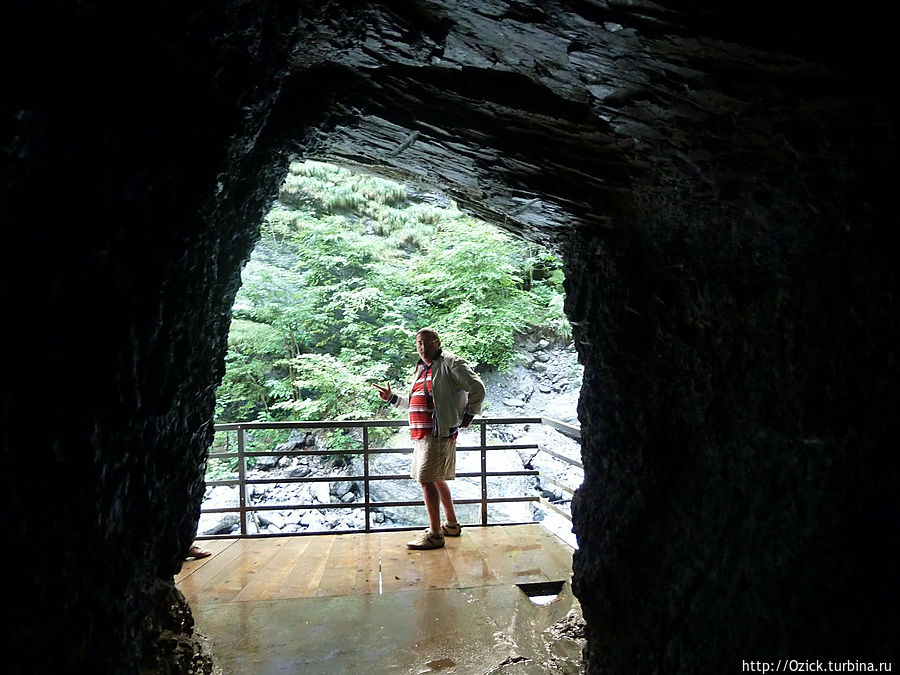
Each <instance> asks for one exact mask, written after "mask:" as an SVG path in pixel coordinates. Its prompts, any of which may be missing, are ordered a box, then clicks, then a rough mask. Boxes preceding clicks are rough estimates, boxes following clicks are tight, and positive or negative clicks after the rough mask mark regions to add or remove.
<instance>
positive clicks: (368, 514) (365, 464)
mask: <svg viewBox="0 0 900 675" xmlns="http://www.w3.org/2000/svg"><path fill="white" fill-rule="evenodd" d="M363 504H364V506H363V508H364V510H365V514H366V532H371V531H372V522H371V515H372V514H371V510H370V502H369V425H368V424H363Z"/></svg>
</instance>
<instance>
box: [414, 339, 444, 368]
mask: <svg viewBox="0 0 900 675" xmlns="http://www.w3.org/2000/svg"><path fill="white" fill-rule="evenodd" d="M440 348H441V340H440V338H435V337H433V336H431V335H427V334H422V335H416V351H417V352H418V353H419V357H420V358H421V359H422V360H423V361H425V362H426V363H430V362H431V360H432V359H433V358H434V357H435V356H436V355H437V353H438V350H439V349H440Z"/></svg>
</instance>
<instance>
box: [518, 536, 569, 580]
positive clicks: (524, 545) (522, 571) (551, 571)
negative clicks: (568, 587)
mask: <svg viewBox="0 0 900 675" xmlns="http://www.w3.org/2000/svg"><path fill="white" fill-rule="evenodd" d="M503 529H504V530H505V531H506V534H507V535H508V536H509V540H510V542H511V544H512V545H513V546H514V547H515V549H514V552H513V554H512V560H513V570H514V571H515V573H516V577H517V583H519V582H522V581H545V580H546V581H561V580H569V579H570V578H571V576H572V565H571V560H570V561H569V563H568V564H567V565H566V564H561V562H560V556H559V555H558V554H559V548H558V547H557V546H556V545H555V543H554V542H552V541H550V540H548V539H545V538H544V537H543V536H542V534H541V531H542V530H543V528H541V526H540V525H514V526H509V527H504V528H503ZM551 536H552V535H551Z"/></svg>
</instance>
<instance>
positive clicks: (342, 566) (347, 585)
mask: <svg viewBox="0 0 900 675" xmlns="http://www.w3.org/2000/svg"><path fill="white" fill-rule="evenodd" d="M370 536H371V535H367V534H344V535H337V536H336V537H335V540H334V544H333V545H332V547H331V552H330V554H329V556H328V562H327V564H326V565H325V569H324V570H323V572H322V578H321V580H320V582H319V587H318V588H317V589H316V592H315V595H316V596H319V597H322V596H333V595H351V594H356V593H364V592H367V591H366V590H365V589H363V588H360V586H359V585H358V580H359V577H360V571H361V568H360V555H361V551H362V548H363V541H364V540H365V538H366V537H370ZM376 554H377V549H376ZM364 576H365V574H364ZM374 581H375V583H374V587H375V589H376V592H377V589H378V576H377V566H376V569H375V580H374Z"/></svg>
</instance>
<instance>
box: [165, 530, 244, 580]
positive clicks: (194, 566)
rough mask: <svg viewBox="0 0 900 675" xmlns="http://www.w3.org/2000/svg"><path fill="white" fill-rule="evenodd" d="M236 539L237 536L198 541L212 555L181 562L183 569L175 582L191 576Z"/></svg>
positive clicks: (176, 576)
mask: <svg viewBox="0 0 900 675" xmlns="http://www.w3.org/2000/svg"><path fill="white" fill-rule="evenodd" d="M236 541H237V539H236V538H235V539H215V540H211V541H203V542H197V544H198V545H199V546H200V547H201V548H205V549H207V550H208V551H209V552H210V553H212V555H211V556H209V557H208V558H200V559H199V560H185V561H184V562H183V563H182V564H181V570H180V571H179V572H178V574H176V575H175V583H176V584H177V583H179V582H181V581H182V580H183V579H186V578H187V577H189V576H191V575H192V574H193V573H194V572H196V571H197V570H199V569H200V568H202V567H205V566H206V565H207V564H209V563H210V562H212V560H213V559H214V558H215V557H216V556H217V555H218V554H220V553H221V552H222V551H224V550H225V549H226V548H228V547H229V546H231V545H232V544H234V542H236Z"/></svg>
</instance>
